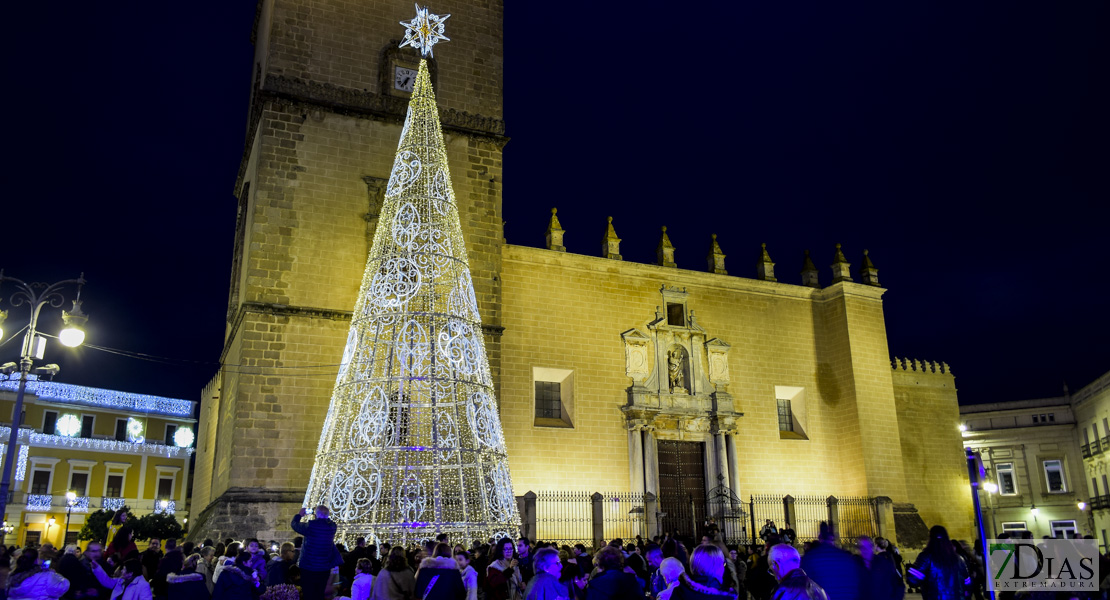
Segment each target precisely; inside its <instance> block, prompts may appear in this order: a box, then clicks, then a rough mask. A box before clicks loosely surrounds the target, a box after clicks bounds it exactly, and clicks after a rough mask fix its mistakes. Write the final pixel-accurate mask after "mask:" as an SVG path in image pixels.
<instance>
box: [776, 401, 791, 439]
mask: <svg viewBox="0 0 1110 600" xmlns="http://www.w3.org/2000/svg"><path fill="white" fill-rule="evenodd" d="M779 431H794V415H793V413H791V412H790V401H789V400H781V399H780V400H779Z"/></svg>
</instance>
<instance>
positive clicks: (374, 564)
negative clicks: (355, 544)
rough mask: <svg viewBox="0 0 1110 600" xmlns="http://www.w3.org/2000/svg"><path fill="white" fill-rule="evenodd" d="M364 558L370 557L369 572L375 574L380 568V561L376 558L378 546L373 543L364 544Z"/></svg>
mask: <svg viewBox="0 0 1110 600" xmlns="http://www.w3.org/2000/svg"><path fill="white" fill-rule="evenodd" d="M366 558H369V559H370V571H371V574H373V575H377V574H378V571H380V570H381V568H382V561H381V559H379V558H378V547H377V546H376V545H374V544H370V545H368V546H366Z"/></svg>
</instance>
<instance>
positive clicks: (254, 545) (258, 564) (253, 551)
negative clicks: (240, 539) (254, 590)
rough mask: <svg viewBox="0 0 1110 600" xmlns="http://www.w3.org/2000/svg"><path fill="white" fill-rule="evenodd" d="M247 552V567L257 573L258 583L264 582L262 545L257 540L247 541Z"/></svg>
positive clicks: (264, 571)
mask: <svg viewBox="0 0 1110 600" xmlns="http://www.w3.org/2000/svg"><path fill="white" fill-rule="evenodd" d="M247 552H248V553H249V554H250V560H249V561H247V566H248V567H250V568H251V570H252V571H256V572H257V573H258V579H259V581H262V582H265V581H266V550H265V549H263V548H262V543H261V542H259V541H258V539H257V538H251V539H249V540H247Z"/></svg>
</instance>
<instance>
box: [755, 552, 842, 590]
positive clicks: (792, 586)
mask: <svg viewBox="0 0 1110 600" xmlns="http://www.w3.org/2000/svg"><path fill="white" fill-rule="evenodd" d="M767 554H768V558H767V561H768V564H770V565H771V575H772V576H774V578H775V581H777V582H778V588H777V589H776V590H775V592H774V594H773V595H772V596H771V599H772V600H829V598H828V595H827V594H825V590H823V589H821V586H820V585H818V584H817V582H815V581H814V580H812V579H810V578H809V576H808V575H806V572H805V570H804V569H802V565H801V563H802V559H801V557H800V556H799V555H798V550H797V549H796V548H794V546H791V545H789V544H776V545H774V546H772V547H771V549H770V551H769V552H768V553H767Z"/></svg>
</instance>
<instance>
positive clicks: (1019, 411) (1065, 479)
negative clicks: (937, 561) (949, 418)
mask: <svg viewBox="0 0 1110 600" xmlns="http://www.w3.org/2000/svg"><path fill="white" fill-rule="evenodd" d="M1104 410H1105V408H1104ZM960 416H961V418H962V423H963V425H962V426H963V427H964V428H965V431H964V432H963V435H964V444H965V445H966V446H967V447H970V448H972V449H974V450H975V451H977V452H978V453H979V455H980V457H981V458H982V461H983V467H984V469H985V470H986V472H987V485H985V486H983V487H984V489H983V490H982V491H981V492H980V504H981V507H982V510H983V522H984V526H985V528H986V530H987V535H996V534H997V533H998V532H1002V531H1030V532H1032V533H1033V535H1034V537H1037V538H1040V537H1042V536H1046V535H1048V536H1052V537H1065V536H1069V537H1071V536H1075V535H1087V534H1095V533H1096V532H1095V531H1094V522H1093V520H1092V513H1091V508H1092V505H1093V504H1092V493H1091V492H1089V491H1088V487H1087V477H1086V468H1085V466H1084V458H1083V454H1082V452H1081V449H1080V445H1079V443H1077V440H1078V439H1079V437H1080V435H1079V427H1080V422H1079V420H1078V419H1077V418H1076V411H1075V407H1074V405H1073V402H1072V399H1071V398H1070V397H1068V396H1061V397H1058V398H1045V399H1039V400H1019V401H1014V402H997V403H991V404H978V405H971V406H963V407H961V408H960ZM1100 426H1101V425H1100ZM1103 489H1105V488H1103ZM1103 543H1105V542H1103Z"/></svg>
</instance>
